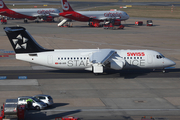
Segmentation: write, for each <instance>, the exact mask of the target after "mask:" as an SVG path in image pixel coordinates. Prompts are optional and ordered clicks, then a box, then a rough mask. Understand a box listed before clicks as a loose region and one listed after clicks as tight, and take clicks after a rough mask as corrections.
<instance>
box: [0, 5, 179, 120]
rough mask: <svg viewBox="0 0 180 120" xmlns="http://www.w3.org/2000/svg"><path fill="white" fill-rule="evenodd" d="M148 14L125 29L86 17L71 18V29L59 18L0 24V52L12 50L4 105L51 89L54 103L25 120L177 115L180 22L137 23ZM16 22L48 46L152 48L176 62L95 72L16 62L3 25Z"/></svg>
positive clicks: (0, 93)
mask: <svg viewBox="0 0 180 120" xmlns="http://www.w3.org/2000/svg"><path fill="white" fill-rule="evenodd" d="M84 4H85V3H84ZM79 6H80V5H79ZM77 8H78V6H77ZM80 8H81V7H80ZM80 8H79V9H80ZM147 19H152V18H130V19H129V20H128V21H126V22H122V23H123V24H124V25H125V29H124V30H104V29H103V28H89V27H87V24H86V23H82V22H73V28H58V27H57V24H58V20H57V22H55V23H44V22H40V23H38V24H37V23H34V22H33V21H29V23H27V24H24V23H23V20H8V24H7V25H1V26H0V36H1V39H0V55H8V57H0V78H2V79H1V80H0V104H2V103H4V102H5V100H6V99H10V98H17V97H18V96H33V95H37V94H49V95H51V96H52V97H53V100H54V105H53V106H52V107H50V108H47V109H45V110H41V111H33V110H30V111H28V114H27V117H26V119H27V120H39V119H43V120H54V119H55V118H56V117H67V116H75V117H79V118H81V119H82V120H109V119H112V120H140V119H141V117H143V116H146V117H147V118H150V117H151V116H152V117H153V118H155V120H179V119H180V116H179V115H180V86H179V84H180V56H179V52H180V49H179V44H180V43H179V38H180V34H179V31H180V22H179V20H174V19H152V20H153V22H154V26H153V27H147V26H145V25H143V26H135V25H134V22H135V21H139V20H141V21H143V22H144V23H145V22H146V20H147ZM16 25H20V26H23V27H25V28H26V29H27V30H28V32H29V33H30V34H31V35H32V36H33V37H34V38H35V40H37V42H38V43H39V44H40V45H42V46H43V47H45V48H48V49H93V48H113V49H152V50H156V51H159V52H160V53H162V54H163V55H165V56H166V57H167V58H169V59H171V60H173V61H175V62H176V66H175V68H173V69H168V70H167V73H162V71H161V70H155V71H152V70H123V71H114V70H107V71H105V73H104V74H100V75H97V76H96V75H94V74H93V73H92V72H89V71H83V70H77V71H76V70H70V71H67V70H55V69H50V68H46V67H42V66H39V65H36V64H31V63H28V62H23V61H18V60H16V59H15V56H14V54H13V49H12V46H11V45H10V43H9V41H8V39H7V36H6V35H5V33H4V31H3V27H7V26H16ZM6 53H12V54H10V55H9V54H6Z"/></svg>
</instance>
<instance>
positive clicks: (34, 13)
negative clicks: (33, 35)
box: [0, 0, 60, 23]
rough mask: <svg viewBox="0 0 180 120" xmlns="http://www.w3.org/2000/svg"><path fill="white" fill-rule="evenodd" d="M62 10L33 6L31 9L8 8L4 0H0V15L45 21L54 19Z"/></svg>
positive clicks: (25, 20)
mask: <svg viewBox="0 0 180 120" xmlns="http://www.w3.org/2000/svg"><path fill="white" fill-rule="evenodd" d="M59 13H60V11H59V10H58V9H55V8H31V9H8V8H7V6H6V5H5V4H4V2H3V0H0V15H2V16H7V17H11V18H18V19H24V22H25V23H26V22H27V20H36V22H38V19H39V18H40V19H43V20H45V21H48V22H49V21H53V20H54V17H59Z"/></svg>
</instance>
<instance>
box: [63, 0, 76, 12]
mask: <svg viewBox="0 0 180 120" xmlns="http://www.w3.org/2000/svg"><path fill="white" fill-rule="evenodd" d="M61 4H62V8H63V12H70V11H74V10H73V9H72V8H71V6H70V5H69V3H68V2H67V0H61Z"/></svg>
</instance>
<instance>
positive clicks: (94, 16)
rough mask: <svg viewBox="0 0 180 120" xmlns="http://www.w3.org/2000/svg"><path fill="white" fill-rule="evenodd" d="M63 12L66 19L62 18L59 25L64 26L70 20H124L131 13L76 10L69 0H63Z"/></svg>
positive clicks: (62, 14)
mask: <svg viewBox="0 0 180 120" xmlns="http://www.w3.org/2000/svg"><path fill="white" fill-rule="evenodd" d="M61 4H62V8H63V12H62V13H60V14H59V15H60V16H63V17H64V18H65V19H64V20H62V21H61V22H60V23H59V24H58V26H62V25H63V24H64V23H66V22H67V21H68V20H76V21H81V22H91V21H93V22H98V23H100V22H104V21H107V20H114V22H116V21H117V22H118V21H119V20H120V21H124V20H127V19H129V15H128V14H127V13H126V12H124V11H74V10H73V9H72V8H71V6H70V4H69V3H68V2H67V0H61Z"/></svg>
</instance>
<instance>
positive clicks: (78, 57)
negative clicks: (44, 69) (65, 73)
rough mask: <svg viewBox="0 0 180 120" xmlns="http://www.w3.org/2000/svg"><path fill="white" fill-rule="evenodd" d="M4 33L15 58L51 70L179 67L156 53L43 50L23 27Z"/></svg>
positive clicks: (6, 30) (113, 50) (8, 29)
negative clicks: (50, 68)
mask: <svg viewBox="0 0 180 120" xmlns="http://www.w3.org/2000/svg"><path fill="white" fill-rule="evenodd" d="M4 30H5V32H6V34H7V36H8V38H9V40H10V43H11V44H12V47H13V48H14V51H15V53H16V59H18V60H23V61H27V62H32V63H36V64H40V65H44V66H48V67H52V68H58V69H83V70H89V71H92V72H93V73H103V70H104V68H110V69H115V70H122V69H133V68H135V69H137V68H149V69H156V68H160V69H164V68H166V67H170V66H173V65H175V64H176V63H175V62H173V61H172V60H170V59H168V58H165V57H164V56H163V55H162V54H161V53H159V52H156V51H153V50H117V49H59V50H56V49H55V50H50V49H44V48H43V47H41V46H40V45H39V44H38V43H37V42H36V41H35V40H34V38H33V37H32V36H31V35H30V34H29V33H28V32H27V30H26V29H25V28H23V27H5V28H4Z"/></svg>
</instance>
